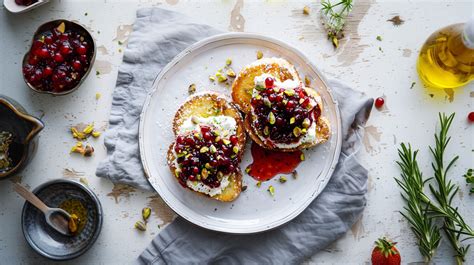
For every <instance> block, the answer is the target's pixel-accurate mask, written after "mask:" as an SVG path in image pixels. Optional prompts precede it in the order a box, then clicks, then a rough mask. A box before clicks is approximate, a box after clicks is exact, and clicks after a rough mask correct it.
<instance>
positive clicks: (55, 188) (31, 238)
mask: <svg viewBox="0 0 474 265" xmlns="http://www.w3.org/2000/svg"><path fill="white" fill-rule="evenodd" d="M33 193H34V194H35V195H36V196H38V198H40V199H41V200H42V201H43V202H44V203H45V204H46V205H48V206H49V207H59V205H60V204H61V203H62V202H63V201H65V200H69V199H77V200H80V201H81V203H82V204H83V206H84V207H85V208H86V209H87V223H86V224H85V227H84V229H83V230H82V231H81V232H80V233H79V234H78V235H75V236H65V235H62V234H60V233H59V232H57V231H56V230H54V229H53V228H52V227H50V226H49V225H48V224H47V223H46V221H45V218H44V214H43V213H42V212H41V211H40V210H38V209H36V208H35V207H34V206H33V205H32V204H30V203H29V202H26V203H25V205H24V206H23V212H22V218H21V224H22V230H23V236H24V237H25V239H26V241H27V242H28V244H29V245H30V246H31V248H33V250H35V251H36V252H37V253H39V254H40V255H42V256H44V257H46V258H49V259H52V260H69V259H73V258H77V257H79V256H80V255H82V254H84V253H85V252H86V251H87V250H89V248H91V247H92V245H93V244H94V242H95V241H96V240H97V238H98V237H99V234H100V231H101V229H102V222H103V213H102V206H101V204H100V201H99V199H98V198H97V196H96V195H95V194H94V192H92V191H91V190H90V189H89V188H88V187H87V186H85V185H83V184H81V183H79V182H76V181H72V180H65V179H57V180H53V181H49V182H46V183H44V184H42V185H40V186H39V187H37V188H36V189H34V190H33Z"/></svg>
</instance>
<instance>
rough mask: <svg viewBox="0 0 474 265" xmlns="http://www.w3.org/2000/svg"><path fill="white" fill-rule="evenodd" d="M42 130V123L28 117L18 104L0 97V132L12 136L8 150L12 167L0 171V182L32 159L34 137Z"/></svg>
mask: <svg viewBox="0 0 474 265" xmlns="http://www.w3.org/2000/svg"><path fill="white" fill-rule="evenodd" d="M43 128H44V125H43V123H42V122H41V121H40V120H39V119H37V118H35V117H33V116H30V115H28V113H27V112H26V111H25V109H24V108H23V107H22V106H21V105H20V104H19V103H18V102H16V101H14V100H13V99H11V98H9V97H7V96H3V95H0V132H2V131H7V132H9V133H11V134H12V135H13V142H12V143H11V144H10V148H9V149H10V150H9V157H10V158H11V160H12V166H11V168H10V169H9V170H7V171H0V180H2V179H6V178H7V177H9V176H13V175H14V174H15V173H18V171H20V170H21V169H22V168H23V167H24V166H25V165H26V164H27V163H28V162H29V161H30V160H31V158H33V156H34V153H35V151H36V146H37V139H36V138H35V136H36V135H37V134H38V133H39V132H40V131H41V130H42V129H43Z"/></svg>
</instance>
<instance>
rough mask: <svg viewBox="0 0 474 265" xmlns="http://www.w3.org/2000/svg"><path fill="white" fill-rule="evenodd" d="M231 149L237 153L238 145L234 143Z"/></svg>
mask: <svg viewBox="0 0 474 265" xmlns="http://www.w3.org/2000/svg"><path fill="white" fill-rule="evenodd" d="M232 151H234V153H236V154H238V153H239V147H238V146H236V145H234V147H232Z"/></svg>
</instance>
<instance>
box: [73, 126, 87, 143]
mask: <svg viewBox="0 0 474 265" xmlns="http://www.w3.org/2000/svg"><path fill="white" fill-rule="evenodd" d="M71 133H72V137H74V138H76V139H77V140H83V139H86V135H85V134H84V133H83V132H79V131H78V130H77V128H76V127H71Z"/></svg>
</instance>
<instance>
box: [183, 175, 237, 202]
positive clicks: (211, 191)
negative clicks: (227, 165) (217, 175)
mask: <svg viewBox="0 0 474 265" xmlns="http://www.w3.org/2000/svg"><path fill="white" fill-rule="evenodd" d="M229 184H230V181H229V175H226V176H224V177H222V179H221V185H220V186H219V187H217V188H211V187H209V186H207V185H206V184H204V183H202V182H201V181H190V180H188V181H186V185H187V186H188V187H190V188H191V189H192V190H195V191H198V192H201V193H205V194H208V195H209V196H211V197H212V196H215V195H219V194H221V193H222V191H223V190H224V189H225V188H226V187H227V186H229Z"/></svg>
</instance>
